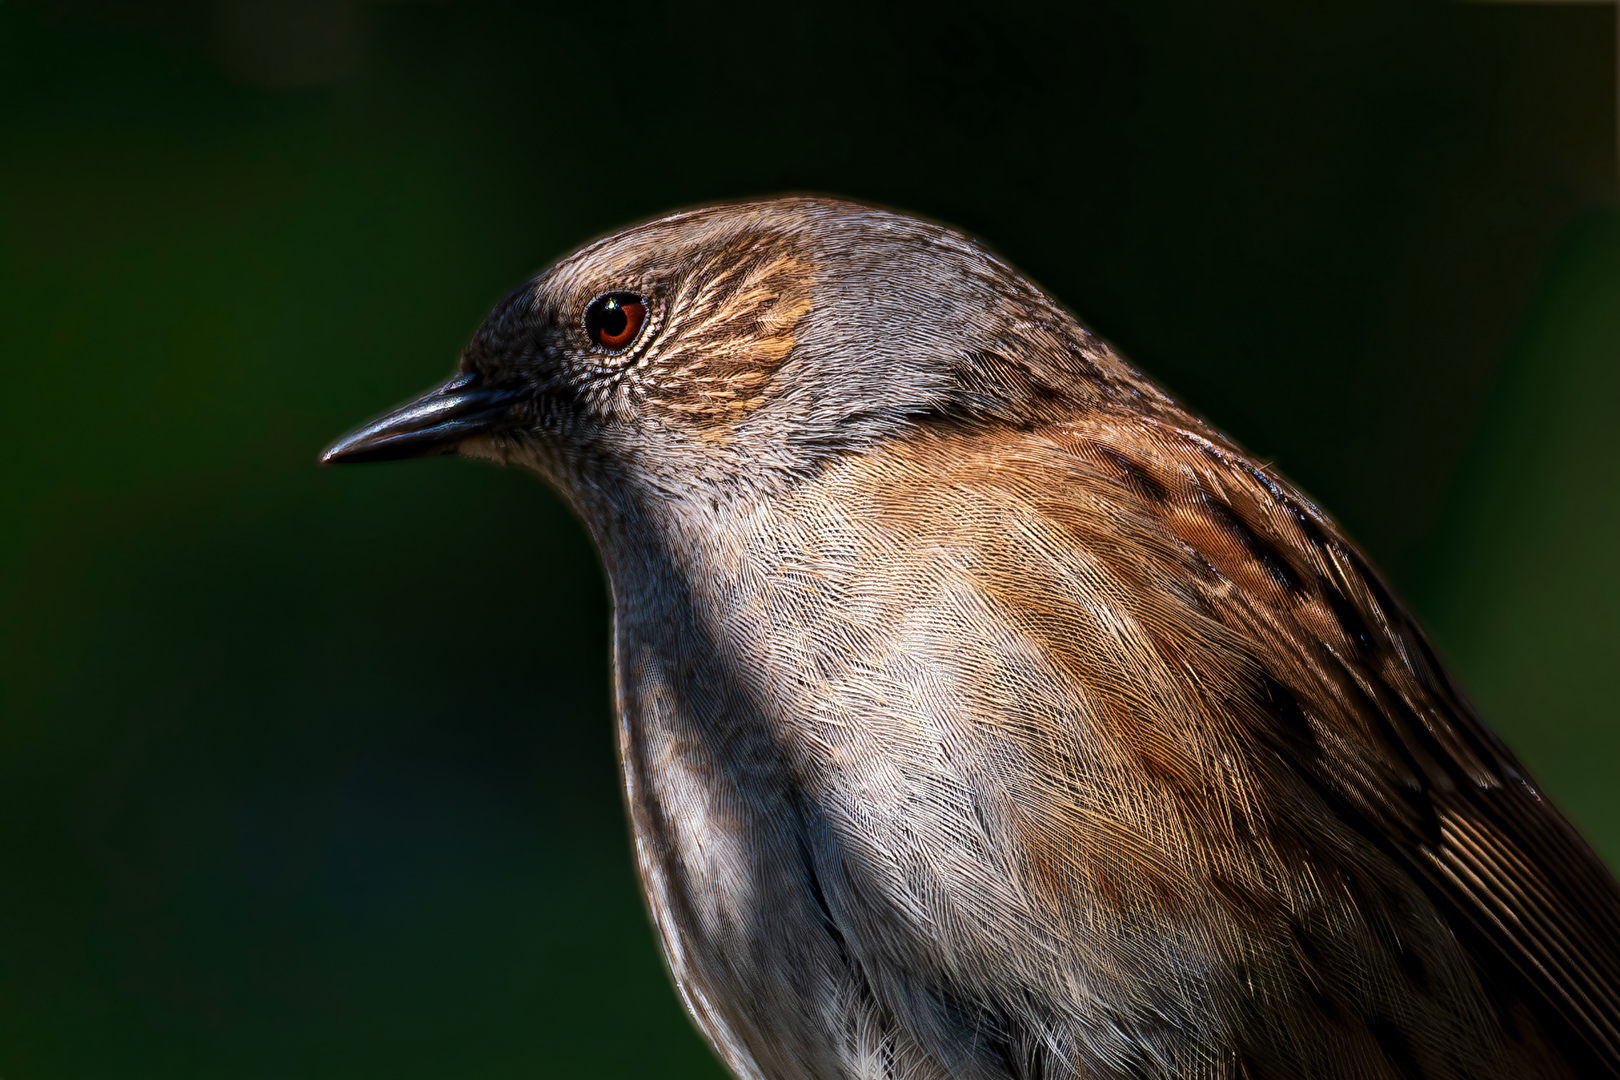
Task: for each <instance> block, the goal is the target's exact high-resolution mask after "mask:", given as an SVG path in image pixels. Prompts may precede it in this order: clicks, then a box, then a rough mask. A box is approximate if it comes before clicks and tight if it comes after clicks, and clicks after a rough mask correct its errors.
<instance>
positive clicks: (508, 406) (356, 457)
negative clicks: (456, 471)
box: [321, 372, 522, 465]
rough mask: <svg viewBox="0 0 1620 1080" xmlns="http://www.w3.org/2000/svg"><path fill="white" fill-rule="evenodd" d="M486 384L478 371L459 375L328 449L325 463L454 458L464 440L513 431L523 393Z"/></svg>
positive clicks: (323, 459) (324, 456) (322, 458)
mask: <svg viewBox="0 0 1620 1080" xmlns="http://www.w3.org/2000/svg"><path fill="white" fill-rule="evenodd" d="M481 381H482V379H481V376H479V375H478V374H477V373H476V372H473V373H470V374H466V375H457V376H456V377H455V378H453V379H451V380H450V381H449V382H447V383H445V384H444V385H443V386H438V387H434V388H433V389H432V390H429V391H428V392H427V393H425V394H423V395H422V396H421V397H419V398H417V399H416V400H415V401H413V402H411V403H410V404H408V405H401V406H400V407H399V408H397V409H395V410H394V411H393V412H391V413H389V414H388V415H387V416H384V417H380V418H378V419H376V420H373V421H372V422H371V423H369V424H367V425H366V426H365V427H363V428H360V429H359V430H358V431H353V432H350V433H349V434H347V435H345V436H344V437H343V438H341V439H339V440H338V441H337V442H335V443H333V444H332V445H331V446H328V447H327V448H326V450H325V451H324V452H323V453H322V454H321V464H322V465H330V464H334V463H336V464H351V463H354V462H360V461H395V460H398V459H399V458H412V457H425V456H427V455H429V454H453V453H455V451H456V447H457V446H459V445H460V444H461V441H462V440H463V439H469V438H472V437H473V436H475V435H487V434H489V433H490V432H493V431H499V430H500V429H502V428H504V427H509V426H511V424H512V423H513V422H514V417H513V415H512V407H513V405H515V404H517V401H518V399H519V398H520V397H521V396H522V395H521V393H520V392H519V391H516V390H497V389H495V388H493V387H486V386H482V385H480V383H481Z"/></svg>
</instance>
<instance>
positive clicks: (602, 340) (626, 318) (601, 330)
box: [580, 292, 647, 356]
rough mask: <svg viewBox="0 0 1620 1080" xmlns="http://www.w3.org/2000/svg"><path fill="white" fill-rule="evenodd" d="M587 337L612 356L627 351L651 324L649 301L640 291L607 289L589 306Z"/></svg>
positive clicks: (584, 324) (585, 327) (587, 311)
mask: <svg viewBox="0 0 1620 1080" xmlns="http://www.w3.org/2000/svg"><path fill="white" fill-rule="evenodd" d="M580 322H581V325H582V326H583V327H584V330H585V337H586V338H587V339H589V341H590V343H591V344H592V345H594V346H595V347H596V348H598V349H600V350H602V351H603V352H605V353H607V354H608V355H609V356H618V355H621V354H622V353H624V352H625V351H627V350H628V349H629V348H630V347H631V346H633V345H634V344H635V343H636V340H637V339H638V338H639V337H640V336H641V332H642V330H644V329H645V328H646V326H647V301H646V299H645V298H644V297H642V296H641V294H639V293H633V292H608V293H603V294H602V295H600V296H598V297H597V298H596V299H594V300H592V301H591V302H590V303H589V304H587V305H586V306H585V314H584V316H583V317H582V318H581V320H580Z"/></svg>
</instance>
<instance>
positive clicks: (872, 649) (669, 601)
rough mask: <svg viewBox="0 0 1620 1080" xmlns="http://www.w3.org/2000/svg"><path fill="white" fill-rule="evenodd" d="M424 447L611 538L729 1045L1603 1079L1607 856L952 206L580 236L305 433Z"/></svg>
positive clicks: (736, 209)
mask: <svg viewBox="0 0 1620 1080" xmlns="http://www.w3.org/2000/svg"><path fill="white" fill-rule="evenodd" d="M450 452H459V453H462V454H470V455H476V456H481V457H489V458H494V459H496V460H498V461H502V462H517V463H520V464H523V465H527V466H529V467H530V468H532V469H534V470H536V471H537V472H539V473H540V474H541V475H542V476H543V477H545V478H546V479H547V480H549V481H550V482H551V483H552V484H553V485H555V486H556V487H557V489H558V490H559V491H561V492H562V494H563V496H564V497H565V498H566V499H567V500H568V501H569V502H570V503H571V504H572V505H573V507H574V509H575V510H576V511H577V512H578V514H579V515H580V517H581V518H582V519H583V520H584V522H585V524H586V525H587V527H588V528H589V529H590V531H591V534H592V536H593V537H594V538H595V540H596V544H597V547H598V549H599V550H600V552H601V556H602V559H603V562H604V563H605V564H606V566H607V574H608V580H609V582H610V583H611V587H612V593H613V604H614V611H615V625H614V658H615V670H616V681H617V698H618V718H619V720H618V723H619V729H618V736H619V751H620V754H621V756H622V760H623V767H624V783H625V788H626V792H627V798H628V804H629V811H630V818H631V821H632V823H633V826H634V833H635V847H636V858H637V860H638V862H639V865H640V871H641V881H642V886H643V889H644V890H645V892H646V897H647V904H648V907H649V908H650V909H651V912H652V917H653V921H654V923H655V924H656V925H657V930H658V934H659V936H660V938H661V939H662V942H663V947H664V951H665V955H666V956H667V958H668V960H669V965H670V968H671V970H672V971H673V973H674V977H675V982H676V985H677V986H678V987H679V989H680V993H681V995H682V997H683V998H684V1000H685V1002H686V1006H687V1008H688V1009H689V1010H690V1011H691V1013H692V1016H693V1017H694V1018H695V1019H696V1021H697V1023H698V1026H699V1027H701V1028H702V1029H703V1031H704V1033H705V1034H706V1035H707V1036H708V1037H709V1039H710V1040H711V1041H712V1042H713V1044H714V1046H715V1048H716V1050H717V1051H718V1052H719V1054H720V1056H721V1057H722V1058H723V1059H724V1060H725V1062H726V1064H727V1065H729V1066H730V1067H731V1069H732V1070H733V1071H734V1072H735V1073H736V1074H737V1075H738V1076H741V1077H770V1078H773V1080H787V1078H809V1077H815V1078H831V1077H873V1078H876V1077H892V1078H902V1077H904V1078H916V1080H922V1078H933V1077H958V1078H991V1077H997V1078H1002V1077H1021V1078H1035V1077H1039V1078H1042V1080H1056V1078H1060V1077H1149V1076H1153V1077H1194V1076H1196V1077H1250V1078H1256V1080H1258V1078H1260V1077H1365V1078H1371V1077H1407V1078H1415V1077H1425V1078H1429V1080H1440V1078H1442V1077H1456V1078H1461V1077H1471V1078H1478V1077H1567V1076H1590V1075H1611V1074H1616V1073H1620V891H1617V889H1616V885H1615V882H1614V880H1613V879H1612V878H1611V877H1610V875H1609V873H1608V871H1607V870H1605V868H1604V867H1603V865H1602V863H1601V862H1600V861H1599V860H1598V859H1597V857H1596V856H1595V855H1594V854H1593V853H1592V851H1591V850H1590V849H1589V848H1588V847H1587V846H1586V844H1585V843H1583V842H1582V840H1581V839H1580V837H1579V836H1578V835H1576V833H1575V832H1574V831H1573V830H1572V829H1571V827H1570V826H1569V824H1568V823H1567V822H1566V821H1565V820H1564V819H1563V817H1561V816H1560V815H1559V813H1558V811H1557V810H1556V809H1554V808H1553V806H1552V805H1551V804H1550V803H1548V802H1547V801H1546V800H1545V799H1544V797H1543V796H1542V795H1541V793H1540V792H1539V791H1538V790H1537V788H1536V787H1535V785H1534V784H1533V783H1532V782H1531V781H1530V780H1529V778H1528V777H1527V775H1526V773H1525V770H1524V769H1523V767H1521V766H1520V765H1519V763H1518V761H1517V760H1516V759H1515V758H1514V756H1513V755H1512V753H1510V752H1509V751H1508V750H1507V749H1506V748H1505V747H1503V746H1502V744H1501V743H1500V742H1498V741H1497V740H1496V738H1495V737H1494V736H1493V735H1492V734H1491V733H1490V731H1489V730H1488V729H1487V728H1486V727H1485V725H1484V724H1483V723H1481V721H1480V720H1479V718H1478V717H1477V716H1475V715H1474V713H1473V711H1472V710H1471V709H1470V707H1469V705H1468V703H1467V702H1466V700H1464V698H1463V696H1462V694H1461V693H1460V692H1459V691H1458V690H1457V688H1456V687H1455V686H1454V685H1453V684H1452V682H1451V680H1450V679H1449V678H1448V677H1447V675H1446V673H1445V671H1444V670H1443V669H1442V667H1441V666H1440V664H1439V663H1438V662H1437V661H1436V659H1435V656H1434V653H1433V652H1432V651H1431V650H1430V648H1429V646H1428V645H1427V643H1426V642H1425V641H1424V638H1423V635H1422V633H1421V632H1420V631H1419V630H1418V628H1417V627H1416V626H1415V625H1414V624H1413V622H1412V620H1411V617H1410V616H1409V615H1408V614H1407V613H1406V611H1405V610H1404V609H1403V608H1402V607H1401V605H1400V604H1399V603H1398V602H1397V601H1396V600H1395V599H1394V598H1393V597H1392V596H1391V595H1390V593H1389V590H1388V589H1387V588H1386V587H1385V586H1384V584H1383V583H1382V582H1381V581H1380V580H1379V578H1378V575H1377V574H1376V573H1375V572H1374V571H1373V570H1372V569H1371V567H1370V566H1369V565H1368V564H1367V561H1366V559H1365V558H1364V557H1363V556H1362V554H1361V553H1360V552H1359V551H1357V550H1356V548H1355V546H1354V545H1352V544H1351V543H1350V542H1349V541H1348V540H1346V539H1345V537H1344V536H1343V534H1341V533H1340V532H1339V530H1338V529H1337V528H1336V527H1335V525H1334V524H1333V522H1332V521H1331V520H1330V519H1329V518H1328V517H1326V516H1325V515H1324V514H1323V513H1322V512H1320V511H1319V510H1317V509H1316V507H1314V506H1313V505H1311V503H1310V502H1309V501H1308V500H1307V499H1306V498H1304V497H1303V496H1302V495H1301V494H1300V493H1299V492H1298V491H1296V490H1295V489H1294V488H1292V487H1290V486H1289V485H1288V483H1286V482H1285V481H1283V480H1281V479H1279V478H1278V477H1277V476H1276V475H1275V474H1274V473H1272V472H1270V471H1269V470H1268V469H1267V468H1265V467H1264V466H1262V465H1260V464H1257V463H1256V462H1255V461H1254V460H1253V459H1252V458H1251V457H1249V456H1248V455H1247V454H1245V453H1244V452H1243V451H1242V450H1241V449H1240V448H1238V447H1237V446H1235V445H1233V443H1232V442H1231V441H1230V440H1228V439H1227V438H1225V437H1224V436H1223V435H1222V434H1221V433H1220V432H1218V431H1216V430H1214V429H1213V428H1211V427H1210V426H1209V425H1207V424H1205V423H1204V422H1203V421H1202V420H1200V419H1199V418H1198V417H1196V416H1194V415H1193V414H1192V413H1190V412H1188V411H1187V410H1186V409H1184V408H1183V407H1182V406H1181V405H1179V404H1177V403H1176V402H1175V401H1174V400H1172V399H1171V398H1170V397H1169V396H1167V395H1166V394H1165V393H1164V392H1163V391H1162V390H1160V389H1159V388H1158V387H1157V386H1155V385H1154V384H1153V383H1152V382H1151V381H1149V380H1148V379H1147V378H1145V377H1144V376H1142V375H1141V374H1139V373H1138V372H1136V371H1134V370H1132V369H1131V368H1130V367H1129V366H1127V365H1126V364H1125V363H1124V362H1123V361H1122V360H1121V359H1120V358H1119V356H1117V355H1116V354H1115V353H1114V352H1112V351H1111V350H1110V349H1109V347H1108V346H1107V345H1106V344H1105V343H1104V342H1102V341H1100V340H1098V339H1097V338H1095V337H1093V336H1092V335H1091V334H1090V333H1089V332H1087V331H1086V329H1085V328H1084V327H1082V326H1081V325H1080V324H1079V323H1078V322H1077V321H1076V320H1075V319H1074V317H1073V316H1072V315H1070V314H1069V313H1068V312H1067V311H1066V310H1064V308H1063V307H1062V306H1060V305H1059V304H1057V303H1056V302H1055V301H1053V300H1052V299H1051V298H1050V297H1048V296H1046V295H1045V294H1043V293H1042V292H1041V291H1040V290H1039V289H1037V288H1036V287H1035V286H1034V285H1033V284H1031V283H1030V282H1029V281H1028V280H1026V279H1025V278H1023V277H1021V276H1020V275H1019V274H1018V273H1017V272H1016V271H1014V270H1013V269H1012V268H1011V267H1009V266H1008V265H1007V264H1006V263H1004V262H1002V261H1001V260H1000V259H998V258H997V257H996V256H995V255H994V254H992V253H991V252H989V251H987V250H986V249H985V248H984V247H982V246H981V245H980V244H978V243H976V242H975V241H973V240H971V239H969V238H967V237H965V236H963V235H961V234H960V233H957V232H954V231H952V230H951V229H948V228H945V227H942V226H939V225H935V224H930V223H926V222H922V221H918V220H914V219H912V218H908V217H903V216H900V215H897V214H893V213H887V212H884V211H881V210H876V209H872V208H868V207H864V206H859V205H855V204H851V203H845V202H836V201H831V200H826V199H806V198H800V199H782V200H778V201H773V202H761V203H750V204H743V205H735V206H719V207H713V208H708V209H701V210H695V211H691V212H687V213H680V214H676V215H673V216H671V217H666V218H662V219H659V220H656V221H652V222H649V223H647V224H644V225H640V226H637V227H635V228H632V229H630V230H627V231H625V232H622V233H619V234H618V235H615V236H611V237H608V238H607V239H605V240H599V241H597V242H596V243H594V244H591V245H589V246H587V247H585V248H583V249H582V250H580V251H578V252H576V253H575V254H573V255H570V256H568V257H567V258H565V259H563V260H562V261H561V262H559V263H558V264H557V265H556V266H554V267H552V268H551V269H550V270H548V271H546V272H545V273H544V274H542V275H540V276H539V277H538V278H536V279H534V280H533V281H531V282H529V283H528V284H527V285H524V286H523V287H522V288H520V289H518V290H517V291H516V292H514V293H513V294H512V295H511V296H510V297H508V298H507V299H506V300H505V301H503V302H502V303H501V304H500V306H499V307H498V308H497V309H496V310H495V312H494V313H493V314H492V315H491V316H490V317H489V319H488V320H487V321H486V322H485V323H484V325H483V326H482V328H480V330H479V331H478V334H477V336H476V338H475V339H474V340H473V342H472V344H471V345H470V346H469V347H468V348H467V350H466V352H465V353H464V354H463V356H462V358H461V364H460V373H459V374H457V375H456V376H455V377H454V378H453V379H451V380H450V381H449V382H447V383H446V384H444V385H443V386H441V387H439V388H437V389H435V390H433V391H430V392H429V393H428V394H426V395H424V396H423V397H422V398H420V399H418V400H417V401H415V402H413V403H411V404H409V405H406V406H404V407H403V408H401V409H399V410H398V411H396V412H393V413H391V414H389V415H388V416H385V417H383V418H382V419H381V420H378V421H376V422H375V423H373V424H371V425H369V426H367V427H365V428H362V429H361V430H359V431H357V432H356V433H354V434H353V435H350V436H349V437H347V438H346V439H344V440H343V441H341V442H339V443H338V444H336V445H335V446H333V447H332V448H331V449H329V450H328V451H327V452H326V454H325V458H324V460H326V461H371V460H384V459H389V458H401V457H411V456H415V455H421V454H433V453H450Z"/></svg>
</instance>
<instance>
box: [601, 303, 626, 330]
mask: <svg viewBox="0 0 1620 1080" xmlns="http://www.w3.org/2000/svg"><path fill="white" fill-rule="evenodd" d="M629 321H630V316H628V315H626V314H625V313H624V305H623V304H621V303H619V301H618V299H617V298H616V297H611V296H610V297H608V301H607V303H606V304H604V305H602V321H601V328H602V333H604V334H606V335H607V336H608V337H618V336H619V335H620V334H622V333H624V324H625V323H627V322H629Z"/></svg>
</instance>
